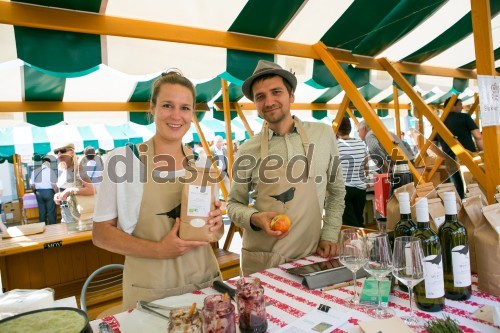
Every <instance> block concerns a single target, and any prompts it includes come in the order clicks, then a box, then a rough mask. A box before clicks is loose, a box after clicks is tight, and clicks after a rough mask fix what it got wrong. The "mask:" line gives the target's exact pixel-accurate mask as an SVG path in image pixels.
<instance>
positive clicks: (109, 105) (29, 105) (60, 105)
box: [0, 101, 210, 112]
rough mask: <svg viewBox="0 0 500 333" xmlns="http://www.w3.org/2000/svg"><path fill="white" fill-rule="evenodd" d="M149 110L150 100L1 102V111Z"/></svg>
mask: <svg viewBox="0 0 500 333" xmlns="http://www.w3.org/2000/svg"><path fill="white" fill-rule="evenodd" d="M209 110H210V108H209V107H208V104H207V103H197V104H196V111H197V112H205V111H209ZM103 111H119V112H122V111H126V112H147V111H149V102H124V103H120V102H57V101H37V102H35V101H31V102H0V112H103Z"/></svg>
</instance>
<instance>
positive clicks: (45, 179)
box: [30, 157, 58, 225]
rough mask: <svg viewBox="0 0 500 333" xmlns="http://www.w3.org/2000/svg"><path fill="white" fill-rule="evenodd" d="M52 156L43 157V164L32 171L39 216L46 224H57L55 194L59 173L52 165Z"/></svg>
mask: <svg viewBox="0 0 500 333" xmlns="http://www.w3.org/2000/svg"><path fill="white" fill-rule="evenodd" d="M50 163H51V161H50V158H48V157H43V158H42V165H41V166H40V167H38V168H36V169H35V170H33V172H32V173H31V177H30V186H31V189H32V190H33V193H35V196H36V202H37V203H38V217H39V219H40V222H45V224H47V225H49V224H56V219H57V209H56V203H55V202H54V194H56V192H58V190H57V185H56V180H57V174H56V173H55V171H54V170H52V168H51V167H50Z"/></svg>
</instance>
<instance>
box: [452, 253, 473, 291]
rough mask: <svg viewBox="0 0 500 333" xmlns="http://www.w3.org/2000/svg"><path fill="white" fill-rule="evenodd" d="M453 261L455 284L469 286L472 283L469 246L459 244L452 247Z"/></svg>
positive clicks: (456, 285)
mask: <svg viewBox="0 0 500 333" xmlns="http://www.w3.org/2000/svg"><path fill="white" fill-rule="evenodd" d="M451 263H452V266H453V285H454V286H455V287H468V286H470V285H471V283H472V281H471V274H470V259H469V246H468V245H459V246H455V247H454V248H452V249H451Z"/></svg>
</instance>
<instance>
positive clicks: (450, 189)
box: [436, 183, 462, 211]
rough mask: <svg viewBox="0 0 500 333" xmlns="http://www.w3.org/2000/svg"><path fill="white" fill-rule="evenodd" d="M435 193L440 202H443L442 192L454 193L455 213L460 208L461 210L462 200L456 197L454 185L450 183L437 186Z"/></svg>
mask: <svg viewBox="0 0 500 333" xmlns="http://www.w3.org/2000/svg"><path fill="white" fill-rule="evenodd" d="M436 192H437V195H438V197H440V198H441V200H444V192H455V198H456V200H457V211H459V210H460V208H462V200H461V199H460V196H459V195H458V192H457V189H456V188H455V185H453V184H452V183H446V184H439V185H438V186H437V188H436Z"/></svg>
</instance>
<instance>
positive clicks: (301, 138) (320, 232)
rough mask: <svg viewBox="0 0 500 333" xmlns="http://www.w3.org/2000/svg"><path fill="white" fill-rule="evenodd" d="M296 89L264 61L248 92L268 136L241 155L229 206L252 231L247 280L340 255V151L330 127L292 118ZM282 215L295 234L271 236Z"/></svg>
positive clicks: (289, 77) (245, 251)
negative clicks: (293, 264) (260, 273)
mask: <svg viewBox="0 0 500 333" xmlns="http://www.w3.org/2000/svg"><path fill="white" fill-rule="evenodd" d="M296 86H297V79H296V77H295V75H294V74H292V73H290V72H288V71H286V70H283V69H282V68H281V67H280V66H279V65H278V64H275V63H273V62H269V61H265V60H260V61H259V63H258V64H257V67H256V69H255V71H254V73H253V75H252V76H251V77H249V78H248V79H247V80H245V82H244V83H243V86H242V90H243V93H244V94H245V96H246V97H247V98H248V99H250V100H252V101H254V103H255V106H256V108H257V111H258V113H259V115H260V116H261V117H262V118H264V119H265V120H266V125H265V126H264V128H263V130H262V131H261V133H259V134H257V135H255V136H254V137H252V138H251V139H249V140H248V141H247V142H245V143H244V144H243V145H242V146H241V147H240V150H239V152H238V158H237V160H236V162H235V165H234V168H233V171H234V172H233V184H232V187H231V192H230V194H229V200H228V214H229V217H230V218H231V220H232V221H233V222H234V223H235V224H236V225H237V226H239V227H242V228H244V229H245V231H244V232H243V246H242V256H241V261H242V263H241V268H242V272H243V274H245V275H247V274H251V273H254V272H257V271H260V270H263V269H266V268H269V267H273V266H276V265H279V264H282V263H284V262H286V261H288V260H294V259H298V258H301V257H304V256H307V255H310V254H312V253H314V252H316V253H318V254H319V255H321V256H324V257H330V256H335V255H337V252H338V245H337V244H336V242H337V241H338V234H339V230H340V226H341V225H342V214H343V211H344V196H345V188H344V183H343V181H342V169H341V168H340V167H339V156H338V155H339V154H338V149H337V143H336V140H335V136H334V134H333V131H332V129H331V127H330V126H328V125H326V124H321V123H308V122H301V121H300V120H298V119H297V118H295V117H292V115H291V113H290V105H291V103H293V102H294V99H295V95H294V91H295V87H296ZM252 191H253V192H252ZM249 192H252V195H251V196H252V199H254V200H255V205H254V206H253V207H248V203H249ZM323 208H324V218H323ZM278 214H285V215H287V216H288V217H289V218H290V220H291V222H292V225H291V227H290V229H289V230H288V231H286V232H281V231H273V230H271V227H270V223H271V220H272V219H273V218H274V217H275V216H276V215H278ZM322 220H323V221H322Z"/></svg>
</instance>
